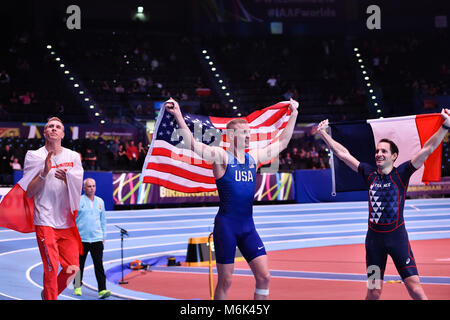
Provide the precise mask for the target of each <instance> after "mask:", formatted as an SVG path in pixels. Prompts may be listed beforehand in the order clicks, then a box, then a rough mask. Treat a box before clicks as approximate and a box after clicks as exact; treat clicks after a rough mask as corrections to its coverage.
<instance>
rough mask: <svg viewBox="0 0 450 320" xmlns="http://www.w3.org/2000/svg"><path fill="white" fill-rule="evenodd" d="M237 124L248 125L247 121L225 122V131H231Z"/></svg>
mask: <svg viewBox="0 0 450 320" xmlns="http://www.w3.org/2000/svg"><path fill="white" fill-rule="evenodd" d="M237 124H248V122H247V120H245V119H242V118H236V119H233V120H230V121H228V122H227V130H230V129H233V128H234V126H235V125H237Z"/></svg>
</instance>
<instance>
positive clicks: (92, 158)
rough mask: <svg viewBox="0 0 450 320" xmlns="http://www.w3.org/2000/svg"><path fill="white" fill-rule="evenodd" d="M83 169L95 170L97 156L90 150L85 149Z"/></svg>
mask: <svg viewBox="0 0 450 320" xmlns="http://www.w3.org/2000/svg"><path fill="white" fill-rule="evenodd" d="M83 162H84V166H83V167H84V169H85V170H95V168H96V166H97V156H96V155H95V152H94V150H93V149H91V148H87V149H86V152H85V154H84V157H83Z"/></svg>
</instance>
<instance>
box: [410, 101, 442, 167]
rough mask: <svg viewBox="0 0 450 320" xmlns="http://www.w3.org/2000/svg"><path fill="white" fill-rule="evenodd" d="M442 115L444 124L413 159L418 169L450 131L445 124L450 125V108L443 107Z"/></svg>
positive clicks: (413, 163)
mask: <svg viewBox="0 0 450 320" xmlns="http://www.w3.org/2000/svg"><path fill="white" fill-rule="evenodd" d="M441 115H442V117H443V118H444V123H443V124H442V126H441V127H440V128H439V129H438V131H436V132H435V133H434V134H433V135H432V136H431V138H430V139H428V141H427V142H425V144H424V145H423V147H422V149H420V151H419V152H418V153H417V154H416V155H415V156H414V157H413V158H412V159H411V164H412V165H413V166H414V168H416V169H419V168H420V167H421V166H422V165H423V164H424V163H425V160H427V158H428V157H429V156H430V155H431V154H432V153H433V151H434V150H435V149H436V148H437V147H438V146H439V145H440V144H441V142H442V140H443V139H444V138H445V136H446V134H447V132H448V129H446V128H444V126H446V127H447V128H448V127H450V109H442V112H441Z"/></svg>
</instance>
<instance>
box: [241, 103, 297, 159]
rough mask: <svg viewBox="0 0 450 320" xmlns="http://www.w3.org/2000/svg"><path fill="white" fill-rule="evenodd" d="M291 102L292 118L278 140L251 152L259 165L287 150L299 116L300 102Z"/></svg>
mask: <svg viewBox="0 0 450 320" xmlns="http://www.w3.org/2000/svg"><path fill="white" fill-rule="evenodd" d="M290 102H291V103H290V104H289V110H290V111H291V116H290V118H289V120H288V123H287V125H286V127H285V128H284V129H283V132H282V133H281V135H280V137H279V138H278V140H277V141H275V142H274V143H271V144H269V145H268V146H266V147H264V148H260V149H256V150H252V151H250V154H251V156H252V157H253V158H254V159H255V160H256V161H257V163H261V162H267V161H269V160H271V159H273V158H275V157H278V155H279V154H280V152H281V151H283V150H284V149H286V148H287V146H288V144H289V141H290V140H291V138H292V133H293V132H294V128H295V123H296V121H297V116H298V110H297V109H298V102H297V101H295V100H293V99H291V101H290Z"/></svg>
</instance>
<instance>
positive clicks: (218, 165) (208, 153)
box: [164, 98, 228, 179]
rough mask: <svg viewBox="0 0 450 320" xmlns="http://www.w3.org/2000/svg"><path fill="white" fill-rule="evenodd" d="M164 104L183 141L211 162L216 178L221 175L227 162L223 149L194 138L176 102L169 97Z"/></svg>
mask: <svg viewBox="0 0 450 320" xmlns="http://www.w3.org/2000/svg"><path fill="white" fill-rule="evenodd" d="M164 106H165V108H166V111H167V112H169V113H170V114H172V115H173V116H174V117H175V120H176V121H177V123H178V126H179V128H180V135H182V136H183V139H184V141H185V143H186V144H187V145H188V146H189V147H190V149H191V150H192V151H193V152H195V153H196V154H197V155H199V156H200V157H201V158H202V159H203V160H205V161H209V162H212V165H213V173H214V177H215V178H216V179H218V178H220V177H222V176H223V174H224V173H225V169H226V166H227V164H228V157H227V153H226V152H225V150H224V149H222V148H219V147H211V146H208V145H207V144H204V143H202V142H200V141H197V140H195V139H194V136H193V135H192V132H191V130H189V128H188V126H187V124H186V121H184V118H183V115H182V114H181V110H180V106H179V104H178V102H176V101H175V100H173V99H172V98H170V99H169V100H167V101H166V103H165V104H164Z"/></svg>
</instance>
